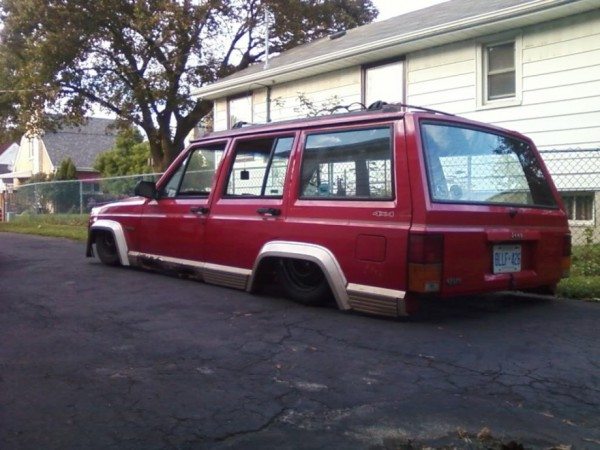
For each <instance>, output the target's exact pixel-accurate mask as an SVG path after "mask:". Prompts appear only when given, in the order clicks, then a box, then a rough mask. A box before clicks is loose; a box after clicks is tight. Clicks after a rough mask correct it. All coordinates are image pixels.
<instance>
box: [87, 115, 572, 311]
mask: <svg viewBox="0 0 600 450" xmlns="http://www.w3.org/2000/svg"><path fill="white" fill-rule="evenodd" d="M194 152H195V153H194ZM347 155H350V156H347ZM217 160H219V161H217ZM194 161H199V162H196V163H195V162H194ZM194 164H196V166H194V167H192V166H193V165H194ZM476 172H477V173H476ZM255 173H256V177H255V179H256V180H258V181H256V182H253V181H252V179H253V178H252V177H253V174H255ZM209 176H210V183H209V182H208V178H209ZM178 177H179V178H178ZM194 177H195V178H194ZM202 177H204V178H202ZM261 177H262V178H261ZM194 180H195V181H194ZM261 180H262V181H261ZM195 183H197V184H202V185H203V189H204V190H198V191H195V190H193V189H191V190H190V189H187V187H186V188H185V189H184V185H186V186H187V185H190V186H193V185H194V184H195ZM252 183H254V184H252ZM246 191H247V192H246ZM136 193H138V194H140V195H138V196H136V197H133V198H130V199H128V200H125V201H122V202H118V203H113V204H109V205H106V206H102V207H99V208H95V209H94V210H93V211H92V214H91V217H90V233H89V244H88V256H92V255H93V249H94V244H95V246H96V251H97V253H99V256H100V257H101V259H102V260H103V262H105V263H108V264H122V265H141V266H148V267H154V266H168V267H170V268H175V269H176V270H180V271H184V272H185V273H189V274H192V275H194V276H196V277H198V278H200V279H202V280H204V281H206V282H209V283H215V284H220V285H225V286H230V287H236V288H240V289H246V290H252V289H255V288H256V287H257V286H258V285H260V283H261V282H264V281H263V280H264V279H265V277H264V276H263V275H264V274H263V272H267V271H272V270H275V271H277V272H278V274H279V280H280V281H281V282H282V283H283V284H284V287H286V291H287V292H288V293H289V294H290V295H291V296H292V297H293V298H294V299H296V300H299V301H301V302H303V303H307V304H315V303H319V302H322V301H323V300H324V299H325V298H326V297H327V296H329V297H330V298H334V299H335V300H336V302H337V305H338V306H339V307H340V308H341V309H354V310H358V311H362V312H367V313H373V314H383V315H391V316H396V315H403V314H407V313H410V312H412V311H414V309H415V305H416V302H418V299H419V298H421V297H422V296H435V297H439V298H444V297H450V296H457V295H467V294H480V293H487V292H495V291H506V290H522V291H538V292H546V293H550V292H553V289H554V288H555V286H556V284H557V283H558V282H559V281H560V279H561V277H564V276H565V275H566V273H568V270H569V266H570V234H569V229H568V223H567V217H566V215H565V213H564V211H563V209H564V208H563V206H562V203H561V200H560V197H559V195H558V193H557V191H556V188H555V187H554V185H553V183H552V180H551V177H550V175H549V174H548V171H547V169H546V168H545V166H544V164H543V162H542V161H541V158H540V157H539V154H538V152H537V150H536V149H535V147H534V145H533V143H532V142H531V141H530V140H529V139H528V138H526V137H525V136H523V135H521V134H519V133H515V132H510V131H507V130H504V129H500V128H497V127H492V126H490V125H485V124H481V123H477V122H473V121H469V120H466V119H463V118H458V117H456V116H451V115H444V114H440V113H435V112H427V111H426V112H407V111H404V110H403V109H401V108H397V107H388V108H387V109H385V108H384V109H383V110H380V111H367V112H360V113H350V114H344V115H339V116H330V117H319V118H314V119H304V120H296V121H290V122H283V123H273V124H266V125H259V126H250V127H246V128H239V129H233V130H228V131H224V132H217V133H212V134H210V135H208V136H205V137H203V138H201V139H199V140H196V141H194V142H192V143H191V145H190V147H189V148H188V149H186V150H185V151H184V152H182V154H181V155H180V156H179V157H178V158H177V160H176V161H175V162H174V163H173V164H172V165H171V166H170V168H169V169H168V170H167V171H166V172H165V174H164V175H163V176H162V177H161V179H160V180H159V181H158V182H157V183H156V185H154V184H152V183H148V182H146V183H142V184H141V185H140V186H138V188H137V189H136Z"/></svg>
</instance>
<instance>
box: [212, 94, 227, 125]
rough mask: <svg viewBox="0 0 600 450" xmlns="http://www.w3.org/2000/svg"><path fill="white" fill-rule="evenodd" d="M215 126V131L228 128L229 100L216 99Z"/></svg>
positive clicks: (214, 110) (214, 108)
mask: <svg viewBox="0 0 600 450" xmlns="http://www.w3.org/2000/svg"><path fill="white" fill-rule="evenodd" d="M213 128H214V130H215V131H221V130H226V129H227V100H226V99H219V100H217V101H215V103H214V107H213Z"/></svg>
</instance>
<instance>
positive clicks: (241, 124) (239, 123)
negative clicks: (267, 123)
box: [231, 120, 255, 129]
mask: <svg viewBox="0 0 600 450" xmlns="http://www.w3.org/2000/svg"><path fill="white" fill-rule="evenodd" d="M250 125H255V124H253V123H250V122H244V121H243V120H240V121H238V122H236V123H234V124H233V125H232V126H231V128H232V129H235V128H244V127H246V126H250Z"/></svg>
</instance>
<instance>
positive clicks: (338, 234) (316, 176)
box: [287, 120, 411, 314]
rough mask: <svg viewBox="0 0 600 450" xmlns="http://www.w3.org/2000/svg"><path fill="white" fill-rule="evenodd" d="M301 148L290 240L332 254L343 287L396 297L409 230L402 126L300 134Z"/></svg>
mask: <svg viewBox="0 0 600 450" xmlns="http://www.w3.org/2000/svg"><path fill="white" fill-rule="evenodd" d="M300 146H301V150H302V151H301V154H299V155H298V159H299V161H297V166H300V167H299V169H300V173H299V174H298V176H296V177H295V178H294V182H293V183H292V185H291V188H292V191H291V196H290V197H291V199H290V208H289V211H288V218H287V222H288V224H287V226H288V230H289V231H288V233H289V238H290V240H293V241H300V242H311V243H315V244H317V245H320V246H322V247H325V248H326V249H328V250H329V251H331V252H332V253H333V254H334V256H335V257H336V260H337V261H338V262H339V264H340V266H341V268H342V271H343V273H344V275H345V277H346V279H347V281H348V283H350V284H352V285H354V286H358V287H361V286H362V288H364V289H366V290H367V291H368V292H376V291H377V288H382V289H388V290H393V291H394V292H397V294H398V295H399V296H400V298H401V297H402V293H401V291H403V290H404V288H405V281H406V273H405V272H406V271H405V255H406V245H407V236H408V231H409V228H410V223H411V196H410V186H409V182H408V173H407V163H406V151H405V136H404V123H403V120H397V121H381V122H372V123H363V124H359V125H353V126H348V125H343V126H335V127H327V128H322V129H312V130H307V131H305V132H303V134H302V139H301V142H300ZM349 287H351V286H350V285H349ZM390 308H395V304H390ZM393 314H395V311H393Z"/></svg>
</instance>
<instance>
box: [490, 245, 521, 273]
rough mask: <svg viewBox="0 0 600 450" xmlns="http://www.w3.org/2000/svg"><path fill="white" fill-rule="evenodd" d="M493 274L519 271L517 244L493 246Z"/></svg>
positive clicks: (519, 248) (518, 246) (519, 252)
mask: <svg viewBox="0 0 600 450" xmlns="http://www.w3.org/2000/svg"><path fill="white" fill-rule="evenodd" d="M493 256H494V273H511V272H520V271H521V246H520V245H518V244H500V245H494V255H493Z"/></svg>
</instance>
